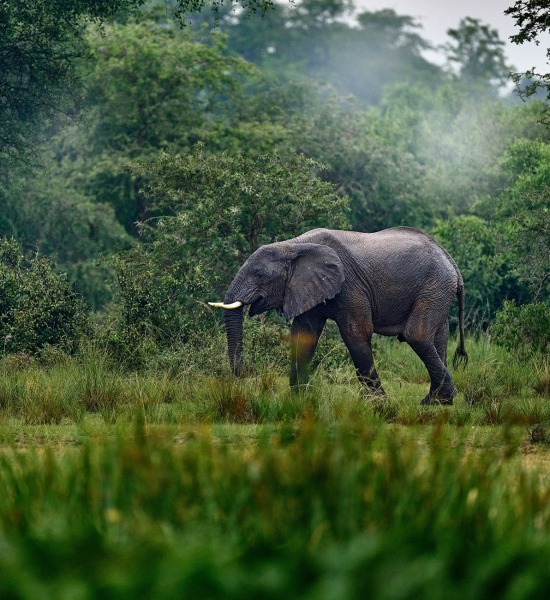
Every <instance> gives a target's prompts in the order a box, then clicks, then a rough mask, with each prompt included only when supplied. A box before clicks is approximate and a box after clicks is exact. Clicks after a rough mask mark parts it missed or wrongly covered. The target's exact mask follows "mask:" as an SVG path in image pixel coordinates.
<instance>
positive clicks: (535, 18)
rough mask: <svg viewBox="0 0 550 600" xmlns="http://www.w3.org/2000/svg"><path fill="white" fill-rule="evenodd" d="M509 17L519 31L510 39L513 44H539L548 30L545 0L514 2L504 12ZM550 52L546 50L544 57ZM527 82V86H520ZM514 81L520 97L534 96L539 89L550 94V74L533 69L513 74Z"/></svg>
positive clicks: (549, 22) (549, 27)
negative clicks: (541, 37)
mask: <svg viewBox="0 0 550 600" xmlns="http://www.w3.org/2000/svg"><path fill="white" fill-rule="evenodd" d="M504 13H505V14H507V15H510V16H511V17H512V18H513V19H514V20H515V24H516V26H517V27H518V29H519V31H518V32H517V33H515V34H514V35H512V36H511V37H510V39H511V40H512V42H514V43H515V44H523V43H524V42H535V43H536V44H538V43H539V38H540V36H542V35H544V34H545V33H546V32H547V31H548V30H549V29H550V10H548V3H547V2H546V0H516V2H514V4H513V5H512V6H510V7H509V8H507V9H506V10H505V11H504ZM549 52H550V50H549V49H547V50H546V56H548V55H549ZM525 80H526V81H527V85H525V86H523V85H522V84H524V83H525ZM514 81H515V82H516V88H517V90H518V91H519V92H520V94H521V95H523V96H526V97H529V96H532V95H533V94H536V93H537V91H538V89H539V88H542V89H543V90H545V91H546V94H547V95H548V94H549V93H550V88H549V86H550V74H549V73H536V72H535V71H534V70H533V69H529V70H527V71H526V72H525V73H515V74H514Z"/></svg>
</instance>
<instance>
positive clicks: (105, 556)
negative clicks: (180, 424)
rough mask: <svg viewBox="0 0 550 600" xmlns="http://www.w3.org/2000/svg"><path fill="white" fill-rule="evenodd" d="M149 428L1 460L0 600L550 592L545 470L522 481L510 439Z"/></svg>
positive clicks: (304, 423)
mask: <svg viewBox="0 0 550 600" xmlns="http://www.w3.org/2000/svg"><path fill="white" fill-rule="evenodd" d="M134 429H135V433H134V434H133V435H130V436H129V435H128V434H126V435H125V436H124V435H122V434H121V433H119V434H118V435H114V436H111V439H106V436H99V437H98V436H97V434H95V435H94V433H93V432H92V434H91V435H89V436H84V437H83V436H82V434H81V435H80V437H79V438H78V439H77V442H78V444H79V445H78V446H77V447H76V448H72V449H71V451H70V452H68V451H65V452H56V450H55V449H54V448H53V447H47V448H46V449H45V450H44V451H40V450H39V449H37V448H33V447H31V448H26V449H25V451H18V450H16V449H6V450H5V451H4V452H3V453H2V454H1V455H0V466H1V469H0V484H1V486H2V489H3V490H4V493H3V494H2V496H1V498H0V522H1V524H2V527H1V534H0V535H1V540H2V546H3V548H5V552H3V553H2V554H1V555H0V569H1V570H2V572H3V573H4V576H3V577H2V579H1V581H0V594H1V595H2V596H5V597H17V598H22V599H25V600H26V599H30V598H36V597H37V595H38V596H40V597H47V596H52V597H53V596H55V597H60V598H62V597H74V596H75V594H76V593H78V594H79V595H80V596H83V597H86V596H87V597H95V596H102V597H139V598H156V599H164V598H167V599H168V598H175V597H193V598H200V597H215V598H228V599H237V598H239V599H243V598H244V599H248V598H250V599H251V598H258V597H262V598H267V597H278V598H280V597H284V598H289V599H294V598H304V597H315V598H319V599H321V600H325V599H326V600H329V599H330V598H334V597H345V598H350V599H354V598H362V597H364V594H365V590H369V597H372V598H377V599H378V598H380V599H383V600H389V599H391V598H396V597H405V598H408V597H422V598H429V599H431V598H434V599H436V598H442V597H445V598H464V597H488V596H492V595H495V594H496V593H497V591H496V590H498V591H500V590H502V589H506V590H507V591H508V593H507V597H509V598H511V599H516V598H518V599H519V598H537V597H544V595H545V592H546V590H547V589H548V585H549V579H548V570H547V563H548V559H549V556H550V547H549V544H548V540H547V538H548V532H549V531H550V522H549V514H548V489H547V486H546V485H545V481H544V477H542V476H541V473H542V471H543V467H541V466H537V467H536V470H534V469H535V467H533V466H531V467H530V468H527V467H526V466H525V465H522V463H521V457H520V456H519V452H518V450H517V445H518V444H517V442H515V441H513V440H510V437H513V434H510V433H509V432H505V433H503V434H501V435H492V445H491V446H488V447H482V450H481V451H480V450H479V448H476V449H475V450H472V451H468V450H470V446H469V445H468V444H467V443H465V442H464V439H465V436H461V435H460V434H458V435H457V433H456V431H454V430H453V431H451V430H450V429H449V428H445V427H442V426H439V427H434V428H431V429H430V430H429V431H427V432H425V433H424V435H423V439H422V441H423V443H422V444H420V443H419V440H418V438H417V436H418V435H419V433H418V428H417V431H415V432H414V434H413V433H410V432H407V431H403V430H402V429H398V428H395V427H388V426H381V425H380V424H379V422H378V424H377V422H376V420H372V421H370V422H366V423H365V422H363V421H362V420H360V421H357V420H353V419H351V418H350V419H344V420H341V421H340V422H339V423H338V424H336V425H332V426H330V427H328V426H326V425H323V424H316V423H314V422H312V421H311V419H308V418H305V419H303V420H301V421H299V422H298V423H297V424H296V426H295V427H289V426H284V425H283V426H277V427H273V426H271V427H269V428H265V429H263V430H260V431H259V432H257V433H256V435H257V436H258V437H257V439H250V438H246V437H245V438H244V439H243V437H241V438H239V437H238V433H237V432H236V431H234V433H233V437H229V436H228V434H227V433H225V435H220V434H218V435H217V436H216V435H215V434H214V435H213V432H212V430H210V429H204V428H199V429H188V428H185V427H184V428H183V429H182V428H180V429H179V430H177V431H178V434H177V435H176V436H175V438H174V437H173V433H174V431H176V430H174V429H172V430H164V431H163V430H152V431H151V433H150V434H147V433H146V430H145V429H144V428H143V426H140V425H139V422H138V424H136V425H135V427H134ZM233 429H234V430H235V429H236V428H235V427H233ZM256 431H258V430H256ZM230 435H231V434H230ZM249 435H250V434H249ZM539 462H542V460H540V459H539ZM388 573H391V577H390V576H389V575H388Z"/></svg>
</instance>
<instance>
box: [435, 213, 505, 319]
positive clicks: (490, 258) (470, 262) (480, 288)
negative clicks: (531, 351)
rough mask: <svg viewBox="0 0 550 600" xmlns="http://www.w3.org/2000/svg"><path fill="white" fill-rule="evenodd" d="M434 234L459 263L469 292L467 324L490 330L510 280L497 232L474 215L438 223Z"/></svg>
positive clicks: (467, 298) (467, 297)
mask: <svg viewBox="0 0 550 600" xmlns="http://www.w3.org/2000/svg"><path fill="white" fill-rule="evenodd" d="M432 233H433V234H434V236H435V237H436V238H437V240H438V241H439V242H440V243H441V244H442V245H443V247H444V248H445V249H446V250H447V251H448V252H449V253H450V254H451V256H452V257H453V258H454V260H455V261H456V263H457V265H458V268H459V269H460V272H461V273H462V277H463V278H464V285H465V288H466V309H467V313H466V322H467V324H468V325H469V326H477V327H480V326H485V327H486V326H487V324H488V322H489V321H490V320H491V319H492V318H493V317H494V315H495V312H496V310H497V309H498V308H499V307H500V303H501V301H502V291H503V286H504V283H505V281H506V278H507V277H508V274H507V273H506V264H505V260H504V257H503V256H502V255H501V254H500V252H499V251H498V248H497V245H496V235H495V231H494V229H493V228H492V227H491V226H490V225H489V224H488V223H487V222H485V221H484V220H483V219H480V218H479V217H476V216H473V215H462V216H458V217H452V218H450V219H448V220H446V221H439V222H438V223H437V225H436V227H435V228H434V229H433V231H432Z"/></svg>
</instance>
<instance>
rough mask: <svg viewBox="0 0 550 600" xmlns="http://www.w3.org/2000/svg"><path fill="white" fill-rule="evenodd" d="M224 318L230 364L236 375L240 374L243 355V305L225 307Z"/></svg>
mask: <svg viewBox="0 0 550 600" xmlns="http://www.w3.org/2000/svg"><path fill="white" fill-rule="evenodd" d="M223 320H224V322H225V331H226V333H227V351H228V354H229V365H230V367H231V371H232V372H233V374H234V375H240V374H241V371H242V356H243V307H242V306H241V307H239V308H234V309H225V310H224V315H223Z"/></svg>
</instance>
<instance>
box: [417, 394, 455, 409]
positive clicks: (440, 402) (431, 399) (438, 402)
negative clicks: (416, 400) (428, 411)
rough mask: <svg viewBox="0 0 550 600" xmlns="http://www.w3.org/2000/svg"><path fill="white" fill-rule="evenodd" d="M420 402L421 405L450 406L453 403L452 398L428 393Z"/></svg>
mask: <svg viewBox="0 0 550 600" xmlns="http://www.w3.org/2000/svg"><path fill="white" fill-rule="evenodd" d="M420 404H422V405H423V406H450V405H452V404H453V398H452V397H451V398H442V397H441V396H430V394H428V395H427V396H426V397H425V398H424V399H423V400H422V402H421V403H420Z"/></svg>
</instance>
